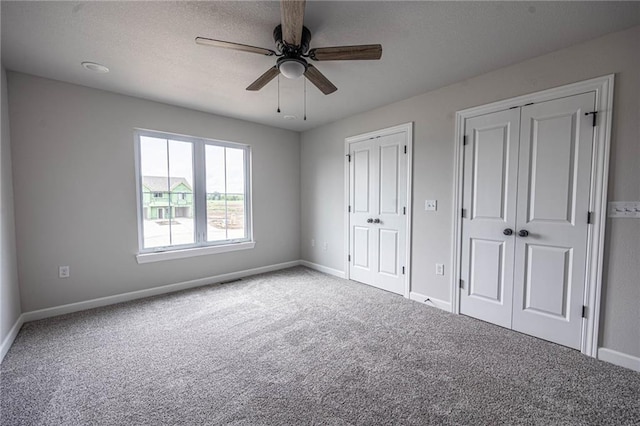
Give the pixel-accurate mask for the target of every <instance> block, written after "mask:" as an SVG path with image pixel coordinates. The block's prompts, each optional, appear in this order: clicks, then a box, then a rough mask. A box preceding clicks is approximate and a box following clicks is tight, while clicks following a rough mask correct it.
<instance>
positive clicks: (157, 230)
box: [136, 131, 253, 262]
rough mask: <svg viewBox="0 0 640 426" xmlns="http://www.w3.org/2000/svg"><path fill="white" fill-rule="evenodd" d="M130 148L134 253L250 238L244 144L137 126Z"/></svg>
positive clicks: (219, 244)
mask: <svg viewBox="0 0 640 426" xmlns="http://www.w3.org/2000/svg"><path fill="white" fill-rule="evenodd" d="M136 151H137V159H136V168H137V176H138V199H139V202H138V233H139V245H140V254H145V253H162V252H173V251H177V250H182V249H194V248H211V247H218V248H223V247H225V246H231V245H236V244H238V243H243V242H251V239H252V238H251V217H250V212H251V209H250V205H251V195H250V192H249V187H250V185H249V182H250V179H249V173H250V170H249V165H250V154H251V151H250V149H249V146H247V145H241V144H237V143H232V142H223V141H216V140H210V139H201V138H194V137H186V136H176V135H169V134H163V133H158V132H150V131H137V132H136ZM251 247H253V245H251ZM245 248H250V247H245ZM233 249H234V250H235V249H236V248H233ZM218 251H229V250H225V249H222V250H218ZM208 252H216V251H215V250H214V251H211V250H209V251H208ZM208 252H207V253H208ZM190 253H192V254H206V253H193V251H191V252H190ZM177 257H184V256H182V255H181V256H177ZM166 258H173V257H166ZM140 260H141V259H140V255H139V257H138V261H139V262H140ZM158 260H161V259H158ZM145 261H151V260H145Z"/></svg>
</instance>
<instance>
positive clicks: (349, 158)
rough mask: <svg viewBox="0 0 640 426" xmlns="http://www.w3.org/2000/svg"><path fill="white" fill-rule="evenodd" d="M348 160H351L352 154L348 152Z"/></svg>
mask: <svg viewBox="0 0 640 426" xmlns="http://www.w3.org/2000/svg"><path fill="white" fill-rule="evenodd" d="M347 160H348V161H349V162H351V154H347Z"/></svg>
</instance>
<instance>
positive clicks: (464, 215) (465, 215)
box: [461, 209, 467, 218]
mask: <svg viewBox="0 0 640 426" xmlns="http://www.w3.org/2000/svg"><path fill="white" fill-rule="evenodd" d="M461 215H462V217H463V218H464V217H467V210H466V209H462V211H461Z"/></svg>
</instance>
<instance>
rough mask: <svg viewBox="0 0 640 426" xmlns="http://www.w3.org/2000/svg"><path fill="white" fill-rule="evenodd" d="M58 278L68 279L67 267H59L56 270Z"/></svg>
mask: <svg viewBox="0 0 640 426" xmlns="http://www.w3.org/2000/svg"><path fill="white" fill-rule="evenodd" d="M58 277H60V278H69V267H68V266H61V267H59V268H58Z"/></svg>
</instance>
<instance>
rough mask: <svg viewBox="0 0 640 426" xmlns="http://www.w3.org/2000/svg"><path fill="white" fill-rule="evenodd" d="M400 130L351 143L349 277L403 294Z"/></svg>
mask: <svg viewBox="0 0 640 426" xmlns="http://www.w3.org/2000/svg"><path fill="white" fill-rule="evenodd" d="M405 143H406V141H405V133H397V134H392V135H388V136H381V137H379V138H375V139H368V140H365V141H361V142H354V143H352V144H350V147H349V151H350V153H351V156H352V162H351V165H350V177H351V179H350V182H351V188H350V192H351V194H350V200H351V205H352V211H351V214H350V215H349V227H350V234H351V235H350V247H349V249H350V253H351V255H352V260H351V264H350V274H349V276H350V278H351V279H353V280H356V281H360V282H363V283H365V284H370V285H373V286H375V287H378V288H381V289H384V290H388V291H392V292H394V293H399V294H404V292H405V288H404V287H405V279H404V275H403V265H405V263H406V252H405V251H406V250H405V247H406V244H405V242H406V241H405V239H406V226H407V224H406V217H407V216H406V215H405V207H406V205H407V204H406V203H407V195H406V192H407V166H408V165H407V156H406V155H405V151H404V145H405Z"/></svg>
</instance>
